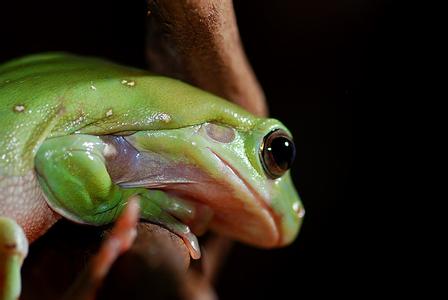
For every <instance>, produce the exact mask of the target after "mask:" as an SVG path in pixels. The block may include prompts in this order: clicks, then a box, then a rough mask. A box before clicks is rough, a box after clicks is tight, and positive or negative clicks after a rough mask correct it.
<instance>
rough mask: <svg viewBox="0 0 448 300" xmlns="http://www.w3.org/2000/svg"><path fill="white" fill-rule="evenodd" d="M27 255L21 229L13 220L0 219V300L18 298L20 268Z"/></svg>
mask: <svg viewBox="0 0 448 300" xmlns="http://www.w3.org/2000/svg"><path fill="white" fill-rule="evenodd" d="M27 253H28V241H27V239H26V237H25V233H24V232H23V230H22V228H21V227H20V226H19V225H18V224H17V223H16V222H15V221H14V220H12V219H10V218H6V217H0V300H12V299H18V298H19V296H20V289H21V281H20V268H21V266H22V262H23V260H24V258H25V257H26V255H27Z"/></svg>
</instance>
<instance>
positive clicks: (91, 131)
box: [0, 53, 303, 299]
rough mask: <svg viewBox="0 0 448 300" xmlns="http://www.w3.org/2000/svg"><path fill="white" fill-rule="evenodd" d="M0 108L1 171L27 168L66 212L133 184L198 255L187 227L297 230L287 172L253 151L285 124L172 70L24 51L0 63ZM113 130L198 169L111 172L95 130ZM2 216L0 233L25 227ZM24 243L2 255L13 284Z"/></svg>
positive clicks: (286, 237) (99, 215) (109, 206)
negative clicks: (160, 173)
mask: <svg viewBox="0 0 448 300" xmlns="http://www.w3.org/2000/svg"><path fill="white" fill-rule="evenodd" d="M0 120H1V124H2V126H0V183H1V180H2V178H12V177H19V178H20V177H21V176H25V175H26V174H28V173H29V172H30V171H31V172H33V171H35V172H36V174H37V179H38V181H39V184H40V186H41V188H42V190H43V191H44V195H45V198H46V201H47V204H48V205H49V206H50V207H51V208H52V209H53V210H54V211H56V212H57V213H58V214H59V215H61V216H63V217H66V218H68V219H70V220H73V221H76V222H80V223H86V224H92V225H102V224H107V223H111V222H113V221H114V220H116V218H117V216H119V214H120V212H121V210H122V209H123V207H124V206H125V205H126V203H127V201H128V199H129V197H130V196H132V195H138V196H139V197H140V199H141V201H140V204H141V207H142V209H141V218H142V219H144V220H148V221H151V222H155V223H158V224H161V225H163V226H165V227H166V228H168V229H170V230H171V231H173V232H175V233H177V234H179V235H180V236H181V237H182V238H184V240H185V241H186V243H187V244H189V245H190V247H191V248H192V249H193V252H192V253H195V252H194V251H196V255H197V257H198V256H199V255H198V248H197V244H196V243H197V241H196V238H195V236H194V235H193V233H192V232H191V230H190V228H191V229H192V230H193V232H194V233H196V232H198V233H199V232H201V231H203V228H204V227H209V228H211V229H212V230H214V231H217V232H219V233H222V234H224V235H227V236H229V237H232V238H235V239H237V240H240V241H243V242H246V243H249V244H252V245H255V246H259V247H265V248H270V247H278V246H283V245H286V244H289V243H291V242H292V241H293V240H294V238H295V236H296V235H297V232H298V230H299V227H300V224H301V220H302V217H303V208H302V205H301V203H300V199H299V197H298V195H297V192H296V191H295V189H294V186H293V184H292V181H291V178H290V174H289V172H286V173H285V174H284V175H283V176H281V177H280V178H277V179H270V178H269V176H267V175H266V174H265V171H264V168H263V164H262V162H261V159H260V148H261V147H262V143H263V139H264V137H265V136H266V135H267V134H268V133H270V132H271V131H273V130H277V129H282V130H284V131H285V132H288V130H287V129H286V128H285V126H284V125H283V124H281V123H280V122H279V121H277V120H274V119H263V118H256V117H254V116H253V115H251V114H249V113H248V112H246V111H244V110H243V109H241V108H240V107H238V106H236V105H234V104H232V103H230V102H228V101H225V100H223V99H221V98H218V97H216V96H214V95H211V94H209V93H206V92H204V91H202V90H199V89H197V88H194V87H192V86H190V85H187V84H185V83H182V82H180V81H178V80H174V79H170V78H166V77H162V76H159V75H155V74H151V73H148V72H146V71H141V70H137V69H133V68H129V67H123V66H119V65H116V64H113V63H110V62H107V61H104V60H101V59H96V58H85V57H78V56H73V55H68V54H62V53H48V54H39V55H34V56H28V57H25V58H21V59H17V60H14V61H11V62H8V63H6V64H3V65H1V66H0ZM210 128H211V129H212V131H214V132H215V135H213V134H212V135H210V134H208V131H207V130H208V129H210ZM222 132H224V136H225V137H224V139H220V138H219V137H218V138H216V135H218V136H219V134H220V133H222ZM288 133H289V132H288ZM111 135H114V136H123V137H124V138H125V139H126V141H127V142H128V143H129V145H131V146H132V147H133V148H134V149H137V150H138V151H140V152H142V153H150V154H151V155H155V156H156V157H157V159H158V160H160V161H163V162H164V163H166V164H168V165H170V166H179V168H180V167H182V168H184V167H185V168H191V169H192V170H194V173H195V174H200V176H198V177H197V178H195V179H194V180H192V181H191V182H180V183H179V182H175V183H173V182H170V183H168V184H165V185H162V184H159V185H155V186H151V187H148V186H144V185H142V184H141V183H139V182H138V180H137V181H136V180H132V178H127V180H126V181H122V182H116V180H114V178H111V177H112V176H111V175H110V174H109V173H110V172H109V169H108V168H109V167H110V166H109V165H108V162H109V161H113V159H117V156H119V155H120V154H119V153H118V154H117V152H116V149H115V148H114V147H111V146H110V144H108V143H107V141H106V140H105V139H104V136H111ZM229 136H231V138H228V137H229ZM111 157H112V158H111ZM131 175H132V174H131ZM131 175H129V176H131ZM129 176H128V177H129ZM131 177H132V176H131ZM198 178H199V179H198ZM201 178H202V179H204V180H203V181H204V182H201V180H200V179H201ZM187 181H188V180H187ZM167 186H168V187H167ZM190 187H191V188H190ZM1 188H2V187H1V185H0V189H1ZM210 188H211V189H210ZM190 190H192V191H190ZM210 190H213V191H214V190H216V191H219V192H216V195H215V194H210ZM0 192H1V191H0ZM207 195H211V196H210V197H208V196H207ZM215 198H216V199H215ZM5 203H6V202H5ZM199 203H200V204H199ZM3 205H4V204H3V203H1V198H0V206H3ZM204 207H205V208H206V209H205V210H204V209H203V208H204ZM204 211H206V213H204ZM1 212H2V210H0V215H2V213H1ZM10 219H11V217H10V216H8V214H7V213H6V214H4V216H3V217H0V233H2V232H3V236H2V235H1V234H0V242H3V243H4V241H6V240H8V239H11V238H16V239H18V238H17V237H19V236H23V233H20V232H21V229H20V226H21V225H22V224H17V223H15V222H13V220H12V221H11V222H9V221H8V222H6V221H5V222H3V223H2V222H1V221H2V220H10ZM22 227H24V228H23V230H24V233H25V235H26V236H27V237H28V238H29V239H30V237H29V234H28V228H26V226H25V225H22ZM7 232H13V234H12V233H11V234H8V233H7ZM5 236H6V237H5ZM22 252H23V251H22ZM25 255H26V253H25V254H23V253H21V254H20V255H19V256H20V257H21V259H17V258H16V256H14V255H13V254H11V255H9V256H8V255H6V256H0V268H2V266H4V265H7V266H8V267H3V270H1V269H0V275H1V274H4V276H6V278H9V277H11V278H12V279H11V282H13V284H11V286H14V285H17V284H20V278H18V276H19V275H18V274H17V273H18V272H17V269H18V268H20V264H21V261H22V259H23V257H24V256H25ZM2 257H6V258H2ZM193 257H194V255H193ZM197 257H194V258H197ZM7 260H11V261H12V263H6V261H7ZM2 261H3V262H2ZM8 274H11V275H10V276H9V277H8ZM14 289H17V288H16V287H12V288H8V290H9V291H10V294H11V295H12V294H14V293H17V292H15V290H14ZM19 289H20V288H19ZM13 290H14V291H13ZM5 295H6V296H5ZM5 295H3V297H2V295H0V299H10V297H12V296H9V295H7V294H5ZM11 299H12V298H11Z"/></svg>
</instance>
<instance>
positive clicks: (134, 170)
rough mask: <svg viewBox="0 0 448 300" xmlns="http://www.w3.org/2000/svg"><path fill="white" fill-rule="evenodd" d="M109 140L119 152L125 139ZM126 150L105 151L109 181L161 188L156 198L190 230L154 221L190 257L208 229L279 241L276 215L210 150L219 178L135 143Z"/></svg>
mask: <svg viewBox="0 0 448 300" xmlns="http://www.w3.org/2000/svg"><path fill="white" fill-rule="evenodd" d="M108 143H111V144H113V145H114V146H115V149H118V150H119V151H118V152H120V151H122V150H123V148H122V147H123V144H126V141H125V140H120V137H114V138H113V140H109V141H108ZM117 143H118V144H119V145H118V144H117ZM120 147H121V148H120ZM120 149H121V150H120ZM125 150H126V151H124V152H123V151H122V152H123V153H121V154H118V153H117V152H115V153H114V157H115V158H113V157H108V156H107V155H106V156H105V157H106V164H107V167H108V171H109V174H110V175H111V178H112V180H113V181H114V182H115V183H116V184H118V185H120V186H121V187H123V188H135V187H141V188H146V189H148V191H150V192H151V193H157V192H158V193H160V192H162V193H163V194H162V195H158V196H159V197H161V198H163V199H162V200H161V201H159V203H161V205H162V206H163V205H165V204H167V206H166V207H162V209H163V210H165V211H166V212H167V213H168V214H170V215H171V216H173V217H174V218H175V219H176V220H178V221H179V222H180V223H182V224H183V225H186V226H188V228H190V229H191V231H192V233H193V234H194V235H193V234H191V232H187V234H185V231H183V232H179V231H176V230H172V228H173V226H171V225H172V224H166V223H163V222H157V221H156V222H157V223H159V224H161V225H162V226H164V227H166V228H168V229H169V230H171V231H173V232H174V233H176V234H178V235H179V236H181V237H182V238H183V240H184V241H185V242H186V245H187V247H188V248H189V249H190V253H191V254H192V257H193V258H198V257H199V254H198V252H199V248H198V247H197V246H196V245H197V241H196V237H195V235H201V234H202V233H203V232H204V231H205V230H206V228H211V229H212V230H214V231H216V232H218V233H221V234H223V235H226V236H228V237H231V238H233V239H236V240H239V241H242V242H246V243H249V244H252V245H255V246H260V247H265V248H268V247H276V246H280V243H281V228H282V227H281V226H280V222H281V220H280V218H279V217H278V216H277V215H276V214H275V213H274V212H273V211H272V209H270V207H269V206H268V204H267V202H266V200H264V199H263V198H262V196H261V195H260V194H259V193H257V192H256V191H255V189H254V188H252V187H251V185H250V184H249V183H248V182H247V181H246V180H245V179H244V177H243V176H241V174H240V173H239V172H238V171H237V170H236V169H235V168H233V167H232V165H231V164H230V163H228V162H227V161H226V160H225V159H224V158H222V157H221V156H220V155H219V154H218V153H216V152H214V151H213V150H212V149H208V150H209V152H208V154H207V155H209V156H210V159H212V160H213V162H214V163H213V168H215V169H216V170H219V172H221V174H222V176H220V178H219V179H217V178H214V177H213V176H211V175H210V173H209V172H206V171H204V170H202V169H200V168H199V167H198V166H195V165H194V164H188V163H185V162H178V161H177V162H176V161H173V160H170V159H167V158H166V157H163V156H161V155H158V154H157V153H152V152H151V153H150V152H146V153H142V152H138V151H137V150H136V149H134V148H133V147H132V148H130V147H129V148H126V149H125ZM117 154H118V155H117ZM208 171H209V170H208ZM154 196H157V195H156V194H154Z"/></svg>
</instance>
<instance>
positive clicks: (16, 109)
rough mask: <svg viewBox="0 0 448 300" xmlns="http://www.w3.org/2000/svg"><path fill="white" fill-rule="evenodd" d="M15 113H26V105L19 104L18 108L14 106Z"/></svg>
mask: <svg viewBox="0 0 448 300" xmlns="http://www.w3.org/2000/svg"><path fill="white" fill-rule="evenodd" d="M14 111H15V112H19V113H20V112H23V111H25V105H23V104H18V105H16V106H14Z"/></svg>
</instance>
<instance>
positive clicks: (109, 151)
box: [103, 144, 117, 157]
mask: <svg viewBox="0 0 448 300" xmlns="http://www.w3.org/2000/svg"><path fill="white" fill-rule="evenodd" d="M103 155H104V156H105V157H111V156H115V155H117V149H116V148H115V147H114V146H113V145H109V144H107V145H106V146H105V147H104V150H103Z"/></svg>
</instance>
